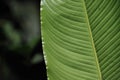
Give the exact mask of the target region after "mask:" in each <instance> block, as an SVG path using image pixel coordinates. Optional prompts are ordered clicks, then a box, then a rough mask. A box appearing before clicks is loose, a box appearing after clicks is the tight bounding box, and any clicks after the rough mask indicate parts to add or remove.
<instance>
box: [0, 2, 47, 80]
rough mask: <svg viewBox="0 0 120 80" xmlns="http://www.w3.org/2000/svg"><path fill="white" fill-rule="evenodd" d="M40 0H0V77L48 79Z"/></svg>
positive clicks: (21, 79)
mask: <svg viewBox="0 0 120 80" xmlns="http://www.w3.org/2000/svg"><path fill="white" fill-rule="evenodd" d="M40 33H41V32H40V0H0V80H47V77H46V66H45V63H44V57H43V51H42V41H41V34H40Z"/></svg>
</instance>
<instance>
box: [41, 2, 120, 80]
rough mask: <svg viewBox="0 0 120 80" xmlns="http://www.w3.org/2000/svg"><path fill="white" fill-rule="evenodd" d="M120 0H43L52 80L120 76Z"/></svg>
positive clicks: (107, 79) (103, 79)
mask: <svg viewBox="0 0 120 80" xmlns="http://www.w3.org/2000/svg"><path fill="white" fill-rule="evenodd" d="M119 3H120V1H119V0H114V1H112V0H111V1H110V0H104V1H103V0H99V1H97V0H43V2H42V15H41V16H42V38H43V43H44V44H43V50H44V54H45V56H46V61H47V63H46V65H47V71H48V78H49V80H119V79H120V8H119V7H120V6H119Z"/></svg>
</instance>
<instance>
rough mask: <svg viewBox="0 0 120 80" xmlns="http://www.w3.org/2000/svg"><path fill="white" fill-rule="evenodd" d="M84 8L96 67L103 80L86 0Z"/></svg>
mask: <svg viewBox="0 0 120 80" xmlns="http://www.w3.org/2000/svg"><path fill="white" fill-rule="evenodd" d="M83 6H84V10H85V17H86V20H87V25H88V32H89V35H90V40H91V44H92V47H93V51H94V56H95V61H96V66H97V69H98V76H99V80H102V75H101V70H100V65H99V61H98V57H97V52H96V48H95V44H94V40H93V36H92V30H91V27H90V23H89V19H88V14H87V9H86V5H85V1H84V0H83Z"/></svg>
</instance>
